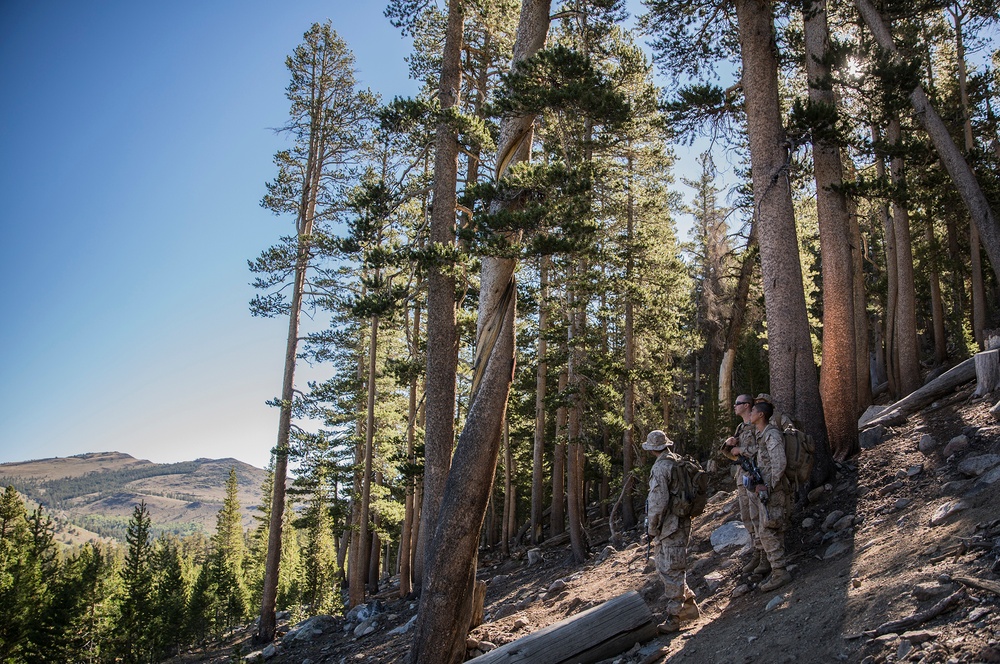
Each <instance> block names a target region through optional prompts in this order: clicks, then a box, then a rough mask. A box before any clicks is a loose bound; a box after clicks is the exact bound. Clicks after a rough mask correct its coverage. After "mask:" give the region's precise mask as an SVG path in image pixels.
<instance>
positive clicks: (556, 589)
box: [549, 579, 566, 594]
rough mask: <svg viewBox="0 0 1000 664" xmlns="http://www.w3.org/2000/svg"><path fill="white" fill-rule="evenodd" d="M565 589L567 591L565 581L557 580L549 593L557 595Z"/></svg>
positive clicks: (550, 587)
mask: <svg viewBox="0 0 1000 664" xmlns="http://www.w3.org/2000/svg"><path fill="white" fill-rule="evenodd" d="M565 589H566V582H565V581H563V580H562V579H556V580H555V581H553V582H552V585H551V586H549V593H550V594H556V593H559V592H560V591H562V590H565Z"/></svg>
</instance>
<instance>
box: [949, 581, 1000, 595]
mask: <svg viewBox="0 0 1000 664" xmlns="http://www.w3.org/2000/svg"><path fill="white" fill-rule="evenodd" d="M951 578H952V580H953V581H958V582H959V583H961V584H962V585H963V586H969V587H970V588H978V589H979V590H986V591H988V592H991V593H993V594H994V595H1000V583H997V582H996V581H990V580H989V579H976V578H973V577H971V576H953V577H951Z"/></svg>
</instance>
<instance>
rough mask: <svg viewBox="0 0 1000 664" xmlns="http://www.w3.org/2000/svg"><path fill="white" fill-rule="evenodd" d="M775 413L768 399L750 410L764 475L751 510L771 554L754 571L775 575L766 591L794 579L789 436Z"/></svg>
mask: <svg viewBox="0 0 1000 664" xmlns="http://www.w3.org/2000/svg"><path fill="white" fill-rule="evenodd" d="M772 415H774V408H773V407H772V406H771V404H769V403H767V402H766V401H761V402H758V403H755V404H754V405H753V410H751V411H750V423H751V424H752V425H753V427H754V429H755V430H756V432H757V466H758V467H759V469H760V475H761V476H762V477H761V479H763V483H762V484H757V485H756V486H754V487H753V489H752V495H751V497H750V511H751V517H752V518H756V520H757V523H758V526H757V534H758V536H759V537H760V541H761V544H762V545H763V547H764V553H765V554H766V555H767V560H764V561H762V562H761V564H760V566H758V567H757V569H755V570H754V573H755V574H767V572H771V578H769V579H767V580H766V581H765V582H764V583H762V584H761V585H760V589H761V590H763V591H764V592H769V591H771V590H775V589H777V588H780V587H781V586H783V585H785V584H786V583H788V582H789V581H791V580H792V575H791V574H790V573H789V572H788V570H786V569H785V528H786V526H787V521H788V517H789V514H790V511H791V510H790V506H791V487H790V486H789V483H788V479H787V478H786V477H785V464H786V460H785V439H784V436H782V434H781V430H780V429H779V428H778V427H777V426H775V425H774V424H772V423H771V422H770V420H771V416H772Z"/></svg>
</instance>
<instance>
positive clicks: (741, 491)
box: [736, 472, 764, 552]
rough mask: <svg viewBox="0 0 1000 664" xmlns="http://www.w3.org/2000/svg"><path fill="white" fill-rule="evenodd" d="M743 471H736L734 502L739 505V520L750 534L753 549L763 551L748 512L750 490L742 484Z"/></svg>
mask: <svg viewBox="0 0 1000 664" xmlns="http://www.w3.org/2000/svg"><path fill="white" fill-rule="evenodd" d="M743 475H744V474H743V473H742V472H738V473H736V502H737V503H738V504H739V506H740V521H742V522H743V525H744V526H745V527H746V529H747V533H749V534H750V544H751V546H752V547H753V549H754V550H755V551H760V552H763V551H764V546H763V545H762V544H761V543H760V535H758V534H757V522H756V521H755V520H754V518H753V517H752V516H751V514H750V492H749V491H747V488H746V487H745V486H743Z"/></svg>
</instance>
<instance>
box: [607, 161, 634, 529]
mask: <svg viewBox="0 0 1000 664" xmlns="http://www.w3.org/2000/svg"><path fill="white" fill-rule="evenodd" d="M632 173H633V163H632V155H629V157H628V174H629V178H628V180H627V188H628V190H627V196H628V200H627V201H626V209H625V245H626V247H628V252H627V253H626V258H625V280H626V281H627V283H632V279H633V278H634V277H635V256H634V253H635V252H634V251H632V243H633V241H634V239H635V198H634V196H633V195H632ZM632 297H633V296H632V294H631V293H630V292H628V291H626V292H625V395H624V396H625V412H624V414H623V416H624V418H625V431H624V432H623V433H622V484H623V486H624V494H623V497H622V499H621V501H622V527H623V528H624V529H625V530H629V529H631V528H634V527H635V525H636V518H635V507H634V506H633V504H632V490H631V485H630V484H629V482H628V478H629V477H631V476H632V473H633V472H635V470H634V466H635V458H634V445H635V376H634V371H635V310H634V309H635V306H634V304H633V302H632ZM612 518H614V515H613V514H612Z"/></svg>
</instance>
